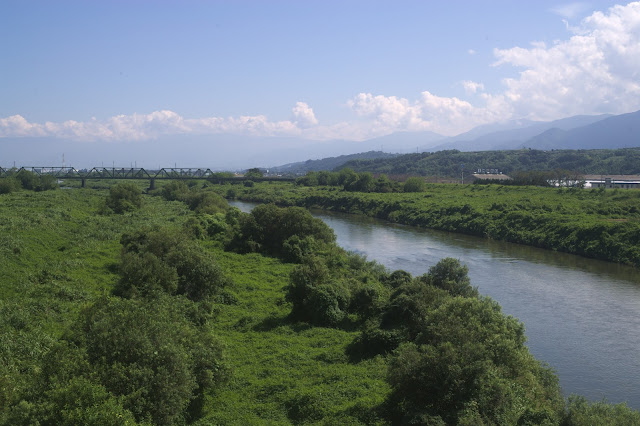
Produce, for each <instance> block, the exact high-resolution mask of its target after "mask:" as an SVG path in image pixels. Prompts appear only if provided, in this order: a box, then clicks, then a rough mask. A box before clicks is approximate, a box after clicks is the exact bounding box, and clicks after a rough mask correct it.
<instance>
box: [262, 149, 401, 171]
mask: <svg viewBox="0 0 640 426" xmlns="http://www.w3.org/2000/svg"><path fill="white" fill-rule="evenodd" d="M398 155H399V154H389V153H386V152H382V151H367V152H361V153H359V154H348V155H340V156H338V157H327V158H323V159H321V160H307V161H303V162H299V163H291V164H285V165H283V166H278V167H271V168H270V169H269V171H270V172H271V173H285V174H288V175H298V174H306V173H307V172H312V171H322V170H334V169H337V168H339V167H342V166H343V165H344V164H345V163H347V162H349V161H354V160H371V159H376V158H393V157H397V156H398Z"/></svg>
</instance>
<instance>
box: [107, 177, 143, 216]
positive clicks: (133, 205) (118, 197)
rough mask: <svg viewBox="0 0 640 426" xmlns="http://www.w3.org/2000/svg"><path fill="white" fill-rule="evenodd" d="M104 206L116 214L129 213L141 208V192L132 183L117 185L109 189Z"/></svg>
mask: <svg viewBox="0 0 640 426" xmlns="http://www.w3.org/2000/svg"><path fill="white" fill-rule="evenodd" d="M105 204H106V206H107V207H108V208H110V209H111V210H113V211H114V212H116V213H125V212H130V211H133V210H135V209H138V208H140V207H141V206H142V192H141V191H140V189H139V188H138V187H137V186H136V185H135V184H133V183H128V182H125V183H119V184H117V185H114V186H112V187H111V189H109V195H108V196H107V198H106V200H105Z"/></svg>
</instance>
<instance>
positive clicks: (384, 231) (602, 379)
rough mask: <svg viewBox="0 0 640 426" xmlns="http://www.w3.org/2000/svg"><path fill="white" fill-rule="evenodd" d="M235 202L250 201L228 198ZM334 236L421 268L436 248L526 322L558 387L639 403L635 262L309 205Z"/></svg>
mask: <svg viewBox="0 0 640 426" xmlns="http://www.w3.org/2000/svg"><path fill="white" fill-rule="evenodd" d="M230 204H231V205H234V206H236V207H238V208H240V209H241V210H243V211H250V210H251V208H252V207H253V206H254V205H255V204H252V203H244V202H231V203H230ZM312 213H313V215H314V216H315V217H318V218H320V219H322V220H323V221H324V222H325V223H327V225H329V226H330V227H331V228H333V230H334V231H335V233H336V236H337V238H338V244H339V245H340V246H341V247H344V248H345V249H347V250H352V251H354V252H357V253H361V254H364V255H366V256H367V258H368V259H369V260H375V261H377V262H379V263H381V264H383V265H384V266H386V267H387V268H389V269H391V270H396V269H404V270H405V271H407V272H410V273H411V274H413V275H421V274H424V273H425V272H427V270H428V269H429V267H430V266H433V265H435V264H436V263H437V262H438V261H439V260H440V259H442V258H444V257H454V258H457V259H460V260H461V261H462V262H463V263H464V264H466V265H467V266H468V267H469V277H470V278H471V283H472V285H473V286H477V287H478V290H479V291H480V293H481V294H484V295H487V296H490V297H491V298H493V299H494V300H496V301H498V302H499V303H500V304H501V305H502V309H503V312H505V313H506V314H508V315H513V316H514V317H516V318H518V319H519V320H520V321H522V322H523V323H524V325H525V327H526V335H527V337H528V342H527V345H528V347H529V349H530V350H531V352H532V353H533V354H534V356H535V357H536V358H538V359H540V360H543V361H545V362H547V363H548V364H549V365H550V366H551V367H552V368H554V369H555V370H556V372H557V374H558V376H559V378H560V385H561V386H562V390H563V392H564V393H565V395H570V394H572V393H576V394H580V395H584V396H585V397H587V398H588V399H590V400H594V401H596V400H601V399H602V398H606V399H607V400H608V401H609V402H612V403H618V402H624V401H626V402H627V403H628V404H629V406H631V407H633V408H635V409H640V271H638V270H637V269H634V268H631V267H627V266H622V265H617V264H613V263H610V262H603V261H598V260H593V259H587V258H583V257H580V256H575V255H569V254H564V253H557V252H553V251H549V250H542V249H538V248H534V247H528V246H522V245H518V244H511V243H504V242H499V241H491V240H486V239H483V238H478V237H472V236H467V235H461V234H454V233H447V232H441V231H433V230H425V229H420V228H414V227H410V226H403V225H395V224H391V223H388V222H385V221H381V220H376V219H371V218H367V217H363V216H358V215H349V214H344V213H334V212H327V211H320V210H313V211H312Z"/></svg>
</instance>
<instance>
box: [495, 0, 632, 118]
mask: <svg viewBox="0 0 640 426" xmlns="http://www.w3.org/2000/svg"><path fill="white" fill-rule="evenodd" d="M572 31H573V35H572V36H571V37H570V38H569V39H568V40H566V41H557V42H555V43H554V45H552V46H549V47H547V46H545V45H544V44H542V43H536V44H533V45H532V46H531V47H529V48H522V47H514V48H510V49H495V50H494V54H495V56H496V58H497V61H496V62H495V64H494V65H495V66H501V65H512V66H514V67H519V68H523V71H521V72H520V74H519V77H518V78H508V79H505V80H504V84H505V85H506V91H505V92H504V93H503V94H502V96H503V97H504V99H506V100H507V101H509V102H510V103H511V106H512V108H513V112H514V113H515V114H517V115H526V116H528V117H529V118H533V119H541V120H545V119H553V118H557V117H559V116H569V115H574V114H585V113H598V112H612V113H621V112H628V111H630V110H633V109H637V108H638V107H639V102H638V99H640V98H639V95H640V85H639V84H638V77H639V74H638V73H639V70H640V2H634V3H629V4H628V5H626V6H614V7H612V8H610V9H609V10H608V12H607V13H602V12H595V13H593V14H592V15H591V16H589V17H587V18H585V19H584V20H583V21H582V22H581V23H580V25H579V26H578V27H576V28H573V29H572Z"/></svg>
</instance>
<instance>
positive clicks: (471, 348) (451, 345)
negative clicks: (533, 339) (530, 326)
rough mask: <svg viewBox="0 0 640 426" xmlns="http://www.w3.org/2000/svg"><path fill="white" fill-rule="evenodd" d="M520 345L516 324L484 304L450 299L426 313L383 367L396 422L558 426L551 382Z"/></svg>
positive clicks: (559, 409)
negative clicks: (412, 336) (536, 421)
mask: <svg viewBox="0 0 640 426" xmlns="http://www.w3.org/2000/svg"><path fill="white" fill-rule="evenodd" d="M524 342H525V337H524V327H523V326H522V324H520V323H518V321H517V320H515V319H514V318H512V317H507V316H505V315H503V314H502V312H501V310H500V307H499V305H498V304H497V303H495V302H493V301H492V300H490V299H475V298H464V297H455V298H450V299H449V300H448V301H447V302H445V303H443V304H441V305H440V306H439V307H438V308H436V309H434V310H432V311H430V312H429V313H428V314H427V316H426V321H425V326H424V327H423V331H422V333H420V335H419V336H418V337H417V339H416V340H415V343H405V344H403V345H401V346H400V348H399V349H398V350H397V351H396V352H395V354H394V357H393V359H392V360H391V362H390V364H389V370H388V380H389V382H390V384H391V386H392V389H393V392H392V395H391V398H390V401H391V402H392V405H393V406H395V408H396V410H397V416H398V417H397V418H396V420H397V421H402V422H411V421H415V419H417V418H423V417H424V416H433V417H439V418H441V419H442V420H443V421H444V422H445V423H446V424H458V423H459V422H461V421H463V420H464V421H466V422H467V424H468V423H469V422H470V421H475V422H476V424H480V423H483V424H521V423H522V422H524V421H525V420H527V419H530V420H531V419H536V418H538V419H541V420H542V422H541V423H546V424H558V423H559V420H560V415H561V412H562V407H563V400H562V397H561V395H560V389H559V386H558V383H557V378H554V376H553V373H552V372H551V371H550V370H548V369H546V368H543V367H542V366H541V365H540V363H539V362H538V361H536V360H535V359H534V358H533V356H532V355H531V354H530V353H529V351H528V349H527V348H526V346H524ZM474 419H475V420H474Z"/></svg>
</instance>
